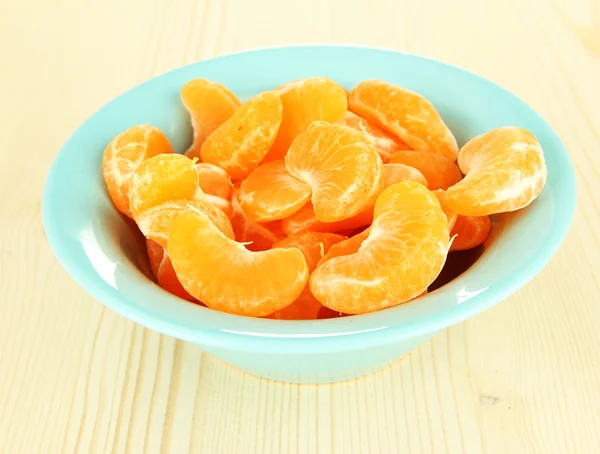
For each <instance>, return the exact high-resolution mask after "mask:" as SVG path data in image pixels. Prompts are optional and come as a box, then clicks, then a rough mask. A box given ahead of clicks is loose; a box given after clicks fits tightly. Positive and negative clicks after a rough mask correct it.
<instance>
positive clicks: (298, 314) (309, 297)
mask: <svg viewBox="0 0 600 454" xmlns="http://www.w3.org/2000/svg"><path fill="white" fill-rule="evenodd" d="M322 307H323V305H322V304H321V303H319V301H317V299H316V298H315V297H314V296H313V294H312V293H310V289H309V288H308V285H307V286H306V287H304V290H302V293H300V296H299V297H298V298H296V300H295V301H294V302H293V303H292V304H290V305H289V306H287V307H284V308H283V309H279V310H278V311H275V312H273V313H272V314H271V315H269V316H267V318H272V319H275V320H315V319H316V318H317V316H318V315H319V311H320V310H321V308H322Z"/></svg>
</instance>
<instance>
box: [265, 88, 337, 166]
mask: <svg viewBox="0 0 600 454" xmlns="http://www.w3.org/2000/svg"><path fill="white" fill-rule="evenodd" d="M277 91H278V92H279V95H280V96H281V102H282V104H283V118H282V120H281V127H280V128H279V132H278V134H277V138H276V139H275V142H274V143H273V146H272V147H271V150H270V151H269V154H268V155H267V157H266V158H265V160H266V161H273V160H278V159H283V158H284V157H285V155H286V153H287V151H288V149H289V147H290V145H291V144H292V142H293V140H294V139H295V138H296V136H298V134H300V133H301V132H304V131H306V130H307V129H308V127H309V126H310V125H311V124H312V122H313V121H319V120H322V121H326V122H328V123H335V122H337V121H338V120H340V119H341V118H342V117H343V116H344V114H345V113H346V109H347V108H348V100H347V97H346V93H345V91H344V89H343V88H342V87H341V86H340V85H338V84H336V83H335V82H334V81H332V80H330V79H327V78H326V77H312V78H308V79H300V80H295V81H293V82H290V83H287V84H285V85H283V86H281V87H279V88H277Z"/></svg>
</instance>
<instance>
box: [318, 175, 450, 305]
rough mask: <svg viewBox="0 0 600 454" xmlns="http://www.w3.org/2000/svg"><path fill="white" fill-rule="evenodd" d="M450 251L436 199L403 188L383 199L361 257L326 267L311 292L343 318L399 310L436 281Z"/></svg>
mask: <svg viewBox="0 0 600 454" xmlns="http://www.w3.org/2000/svg"><path fill="white" fill-rule="evenodd" d="M449 246H450V245H449V233H448V220H447V219H446V216H445V215H444V213H443V211H442V209H441V208H440V204H439V202H438V200H437V198H436V197H435V195H433V194H432V193H431V191H429V190H428V189H427V188H426V187H424V186H423V185H421V184H419V183H415V182H412V181H411V182H408V181H407V182H403V183H398V184H395V185H393V186H390V187H389V188H387V189H385V190H384V191H383V192H382V193H381V195H380V196H379V197H378V199H377V202H376V204H375V212H374V220H373V224H372V225H371V228H370V229H369V231H368V234H367V238H366V239H365V240H363V241H362V242H361V243H360V246H359V248H358V250H357V252H355V253H353V254H349V255H341V256H338V257H334V258H331V259H329V260H327V261H325V262H322V263H321V264H320V265H319V266H317V269H316V270H315V271H314V272H313V273H312V275H311V277H310V289H311V291H312V293H313V295H314V296H315V297H316V298H317V299H318V300H319V301H320V302H321V303H322V304H323V305H325V306H327V307H329V308H330V309H333V310H335V311H339V312H343V313H348V314H361V313H366V312H372V311H376V310H379V309H384V308H386V307H391V306H395V305H397V304H401V303H403V302H406V301H409V300H411V299H412V298H414V297H416V296H418V295H419V294H421V293H422V292H423V291H424V290H425V289H426V288H427V287H428V286H429V284H431V283H432V282H433V281H434V279H435V278H436V277H437V275H438V274H439V273H440V271H441V269H442V267H443V265H444V262H445V260H446V256H447V253H448V248H449ZM330 252H331V249H330Z"/></svg>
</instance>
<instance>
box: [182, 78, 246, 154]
mask: <svg viewBox="0 0 600 454" xmlns="http://www.w3.org/2000/svg"><path fill="white" fill-rule="evenodd" d="M181 100H182V101H183V105H184V106H185V108H186V109H187V110H188V112H189V113H190V116H191V119H192V127H193V128H194V141H193V143H192V146H191V147H190V148H189V149H188V151H187V152H186V155H187V156H188V157H190V158H198V157H200V149H201V147H202V144H203V143H204V141H205V140H206V138H207V137H208V136H209V135H210V134H211V133H212V132H213V131H214V130H215V129H217V128H218V127H219V126H221V125H222V124H223V123H224V122H225V121H226V120H227V119H228V118H229V117H231V116H232V115H233V113H234V112H235V111H236V110H237V109H238V107H240V104H241V103H240V100H239V99H237V98H236V96H235V95H234V94H233V93H231V92H230V91H229V90H228V89H227V88H225V87H224V86H223V85H221V84H218V83H216V82H211V81H209V80H206V79H195V80H191V81H189V82H188V83H186V84H185V85H184V86H183V87H181Z"/></svg>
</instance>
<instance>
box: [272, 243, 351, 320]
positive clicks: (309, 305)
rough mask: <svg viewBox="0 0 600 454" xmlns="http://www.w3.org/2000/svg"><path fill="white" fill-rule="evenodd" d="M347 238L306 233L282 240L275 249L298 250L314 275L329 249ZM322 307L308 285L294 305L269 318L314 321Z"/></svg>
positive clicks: (276, 312)
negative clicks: (293, 248) (290, 248)
mask: <svg viewBox="0 0 600 454" xmlns="http://www.w3.org/2000/svg"><path fill="white" fill-rule="evenodd" d="M345 238H346V237H345V236H342V235H336V234H335V233H315V232H305V233H301V234H298V235H293V236H290V237H288V238H286V239H284V240H281V241H279V242H278V243H276V244H275V245H273V247H274V248H289V247H296V248H298V249H299V250H300V252H302V254H303V255H304V258H305V259H306V264H307V266H308V272H309V273H312V272H313V271H314V269H315V268H316V266H317V263H318V261H319V260H320V259H321V258H322V257H323V255H324V254H326V253H327V251H328V250H329V248H330V247H331V246H332V245H334V244H336V243H338V242H340V241H342V240H344V239H345ZM321 307H322V304H321V303H319V301H317V299H316V298H315V297H314V296H313V294H312V293H311V292H310V288H309V286H308V284H307V285H306V286H305V287H304V290H302V293H301V294H300V296H299V297H298V298H297V299H296V300H295V301H294V302H293V303H292V304H290V305H289V306H287V307H284V308H283V309H280V310H278V311H275V312H274V313H273V314H271V315H269V317H268V318H273V319H278V320H313V319H316V318H317V315H318V314H319V310H320V309H321Z"/></svg>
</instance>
